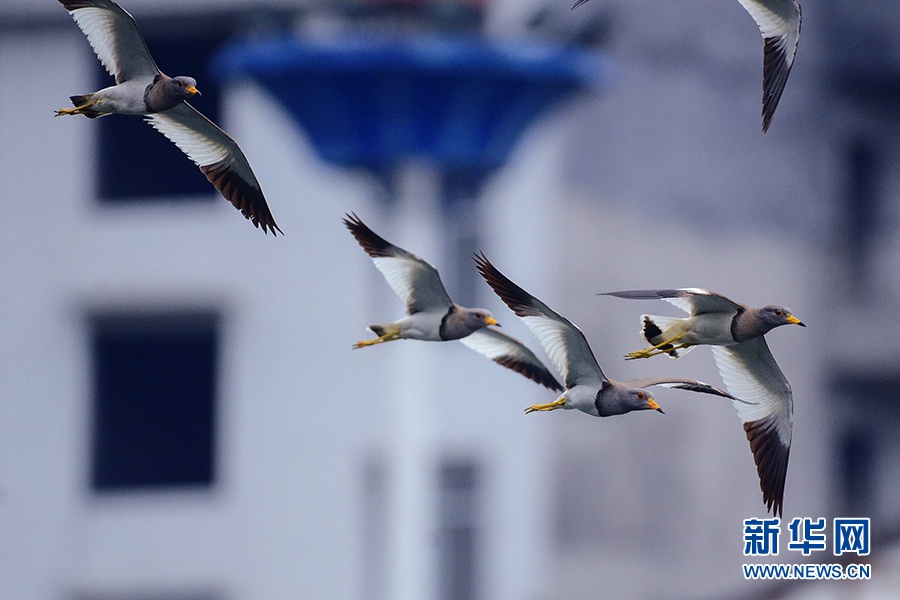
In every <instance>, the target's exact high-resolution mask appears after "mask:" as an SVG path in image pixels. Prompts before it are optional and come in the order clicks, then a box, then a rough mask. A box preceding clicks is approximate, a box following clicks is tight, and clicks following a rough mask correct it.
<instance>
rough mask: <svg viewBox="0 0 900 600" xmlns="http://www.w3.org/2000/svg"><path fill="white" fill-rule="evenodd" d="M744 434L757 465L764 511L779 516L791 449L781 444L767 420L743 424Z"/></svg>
mask: <svg viewBox="0 0 900 600" xmlns="http://www.w3.org/2000/svg"><path fill="white" fill-rule="evenodd" d="M744 431H745V432H746V434H747V441H748V442H750V450H751V452H752V453H753V460H754V462H755V463H756V471H757V475H759V488H760V490H761V491H762V494H763V502H764V503H765V505H766V510H768V511H770V512H772V514H774V515H775V516H778V517H780V516H781V515H782V506H783V503H784V483H785V479H786V478H787V467H788V460H789V459H790V454H791V448H790V446H785V445H784V444H782V443H781V440H780V439H779V438H778V432H777V431H776V430H775V426H774V423H773V422H772V421H771V420H769V419H762V420H759V421H748V422H747V423H744Z"/></svg>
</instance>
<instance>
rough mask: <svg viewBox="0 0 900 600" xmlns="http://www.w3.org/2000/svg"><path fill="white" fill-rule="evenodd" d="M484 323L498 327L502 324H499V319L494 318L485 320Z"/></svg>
mask: <svg viewBox="0 0 900 600" xmlns="http://www.w3.org/2000/svg"><path fill="white" fill-rule="evenodd" d="M484 322H485V323H487V324H488V325H496V326H497V327H500V323H498V322H497V319H495V318H494V317H488V318H487V319H485V320H484Z"/></svg>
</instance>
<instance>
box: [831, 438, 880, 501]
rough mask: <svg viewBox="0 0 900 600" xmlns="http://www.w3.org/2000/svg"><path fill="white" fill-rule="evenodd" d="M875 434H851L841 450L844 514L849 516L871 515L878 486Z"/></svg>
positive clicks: (843, 441)
mask: <svg viewBox="0 0 900 600" xmlns="http://www.w3.org/2000/svg"><path fill="white" fill-rule="evenodd" d="M873 438H874V431H872V430H870V429H864V430H854V431H847V432H845V433H844V436H843V439H842V440H841V443H840V446H839V448H838V452H839V457H838V458H839V465H840V474H841V491H842V492H843V498H842V502H843V507H842V508H843V510H845V511H847V514H854V515H855V514H862V511H871V509H872V506H873V500H874V498H873V495H872V493H873V491H874V490H873V488H874V486H875V482H874V481H873V479H874V474H875V466H874V465H875V447H874V441H873Z"/></svg>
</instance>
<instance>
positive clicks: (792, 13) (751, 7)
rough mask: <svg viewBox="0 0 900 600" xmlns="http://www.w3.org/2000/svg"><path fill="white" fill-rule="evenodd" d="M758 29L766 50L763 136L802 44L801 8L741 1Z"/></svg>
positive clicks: (774, 0) (777, 0) (778, 0)
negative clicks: (798, 47) (800, 43)
mask: <svg viewBox="0 0 900 600" xmlns="http://www.w3.org/2000/svg"><path fill="white" fill-rule="evenodd" d="M738 1H739V2H740V3H741V5H742V6H743V7H744V8H745V9H746V10H747V12H748V13H750V16H752V17H753V20H754V21H756V24H757V25H758V26H759V31H760V32H761V33H762V36H763V39H764V40H765V47H764V49H763V107H762V117H763V132H766V131H768V129H769V125H770V124H771V123H772V116H773V115H774V114H775V109H776V108H777V107H778V101H779V100H781V94H782V92H784V86H785V84H786V83H787V79H788V75H790V74H791V67H792V66H793V64H794V55H795V54H797V44H798V43H799V42H800V21H801V18H802V14H801V9H800V4H799V3H798V2H797V1H796V0H738Z"/></svg>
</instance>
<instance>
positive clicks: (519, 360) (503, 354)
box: [459, 327, 563, 392]
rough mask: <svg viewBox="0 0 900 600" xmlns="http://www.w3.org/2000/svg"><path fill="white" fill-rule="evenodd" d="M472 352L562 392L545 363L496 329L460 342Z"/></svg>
mask: <svg viewBox="0 0 900 600" xmlns="http://www.w3.org/2000/svg"><path fill="white" fill-rule="evenodd" d="M459 341H460V342H462V343H463V344H465V345H466V346H468V347H469V348H471V349H472V350H475V351H476V352H479V353H481V354H484V355H485V356H487V357H488V358H490V359H491V360H492V361H494V362H495V363H497V364H498V365H502V366H504V367H506V368H507V369H512V370H513V371H515V372H516V373H520V374H521V375H524V376H525V377H527V378H528V379H530V380H532V381H534V382H535V383H539V384H541V385H543V386H545V387H548V388H550V389H551V390H554V391H558V392H561V391H562V389H563V387H562V386H561V385H560V384H559V382H558V381H557V380H556V378H555V377H554V376H553V374H552V373H551V372H550V370H549V369H548V368H547V367H546V366H544V363H542V362H541V360H540V359H539V358H538V357H537V356H535V355H534V352H532V351H531V350H529V349H528V348H527V347H526V346H525V345H524V344H523V343H522V342H520V341H519V340H517V339H515V338H513V337H510V336H508V335H506V334H505V333H503V332H501V331H497V330H496V329H491V328H490V327H485V328H484V329H479V330H478V331H475V332H474V333H471V334H469V335H467V336H466V337H464V338H460V340H459Z"/></svg>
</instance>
